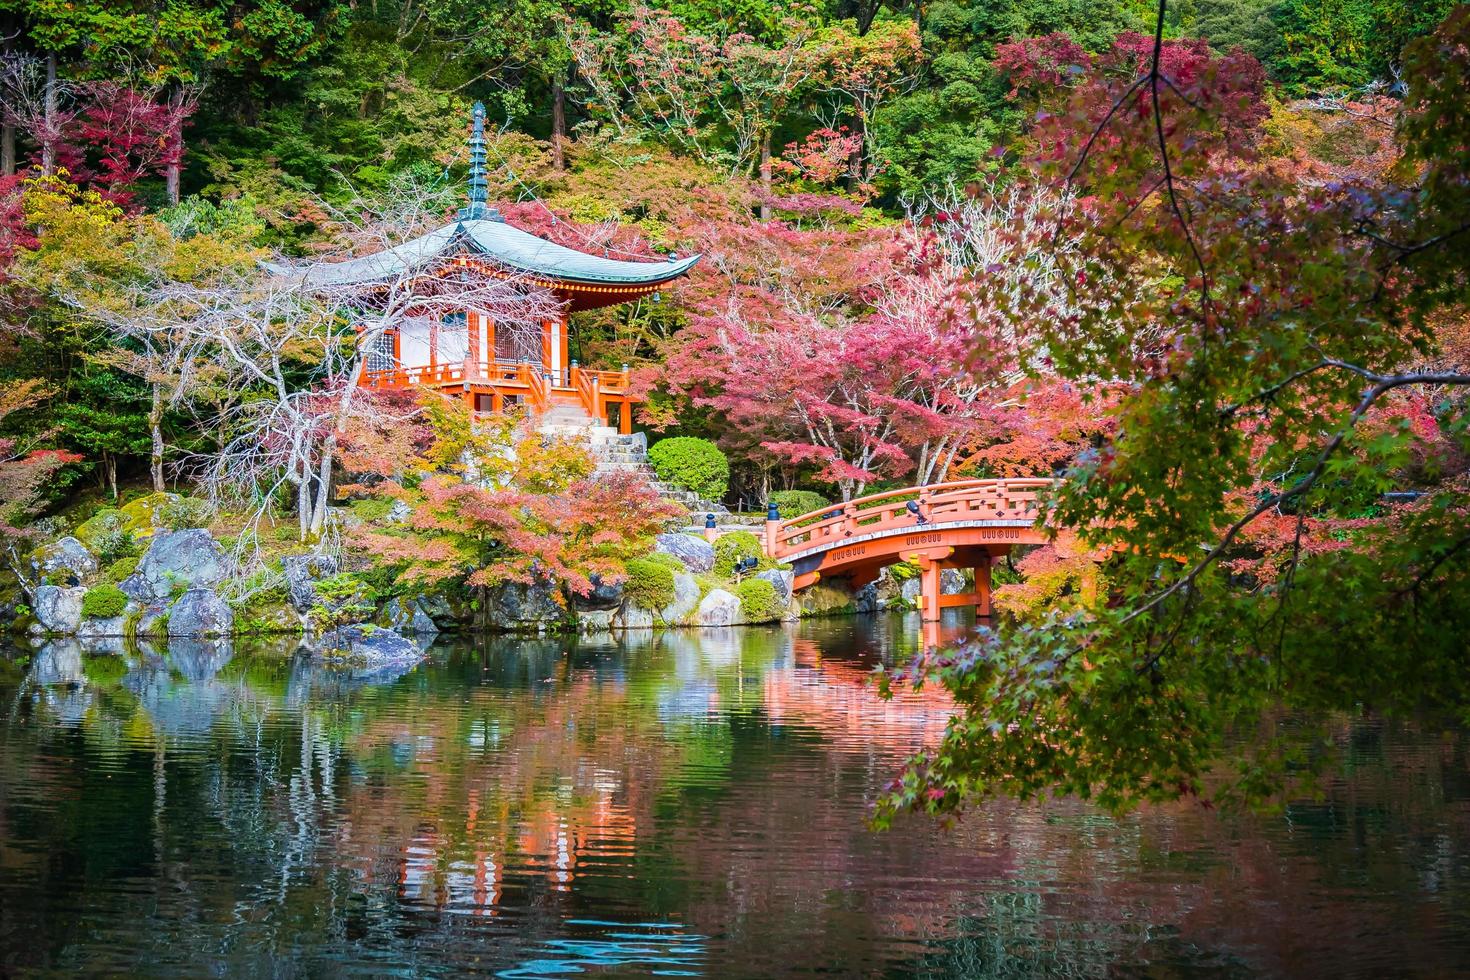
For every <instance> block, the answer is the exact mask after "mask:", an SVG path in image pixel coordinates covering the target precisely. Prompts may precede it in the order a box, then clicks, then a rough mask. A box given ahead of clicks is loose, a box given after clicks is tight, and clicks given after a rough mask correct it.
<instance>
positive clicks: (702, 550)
mask: <svg viewBox="0 0 1470 980" xmlns="http://www.w3.org/2000/svg"><path fill="white" fill-rule="evenodd" d="M655 540H656V544H655V545H654V550H655V551H660V552H663V553H664V554H666V555H673V556H674V557H675V558H677V559H679V560H680V561H681V562H683V563H684V567H685V568H687V569H689V570H690V571H691V572H708V571H710V570H711V569H712V568H714V567H715V546H714V545H712V544H710V543H709V542H708V541H706V540H704V538H696V537H695V536H694V535H692V534H660V535H659V536H658V538H657V539H655Z"/></svg>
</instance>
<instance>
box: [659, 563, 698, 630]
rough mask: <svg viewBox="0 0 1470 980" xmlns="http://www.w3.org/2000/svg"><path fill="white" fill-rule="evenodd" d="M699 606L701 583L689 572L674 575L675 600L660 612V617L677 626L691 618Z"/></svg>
mask: <svg viewBox="0 0 1470 980" xmlns="http://www.w3.org/2000/svg"><path fill="white" fill-rule="evenodd" d="M698 607H699V583H698V582H696V581H694V576H693V575H690V574H689V573H688V572H677V573H675V575H674V601H673V602H671V603H669V604H668V605H667V606H664V608H663V609H662V610H661V611H660V612H659V617H660V618H661V619H663V621H664V622H665V623H667V624H668V625H670V626H677V625H679V624H680V623H683V622H684V621H685V620H686V619H688V618H689V615H690V614H691V613H693V612H694V610H695V609H697V608H698Z"/></svg>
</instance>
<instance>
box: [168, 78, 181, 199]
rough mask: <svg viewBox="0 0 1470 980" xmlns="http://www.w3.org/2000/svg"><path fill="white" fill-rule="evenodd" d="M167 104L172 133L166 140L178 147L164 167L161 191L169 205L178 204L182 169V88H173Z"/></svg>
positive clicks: (179, 86)
mask: <svg viewBox="0 0 1470 980" xmlns="http://www.w3.org/2000/svg"><path fill="white" fill-rule="evenodd" d="M168 104H169V106H170V107H171V108H172V109H173V113H172V116H171V122H170V125H171V126H172V127H173V132H171V133H169V134H168V138H169V139H170V140H172V141H173V143H174V145H175V146H176V147H178V152H177V153H176V154H174V155H173V156H172V157H171V158H170V159H169V162H168V166H166V167H164V170H163V190H164V194H165V195H166V196H167V197H168V203H169V204H178V203H179V178H180V176H181V174H182V173H183V169H184V117H183V114H182V113H181V112H179V109H180V108H181V107H182V106H183V104H184V86H182V85H176V86H174V90H173V91H172V92H170V93H169V96H168Z"/></svg>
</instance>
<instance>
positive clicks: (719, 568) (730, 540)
mask: <svg viewBox="0 0 1470 980" xmlns="http://www.w3.org/2000/svg"><path fill="white" fill-rule="evenodd" d="M764 557H765V549H763V548H762V547H761V539H760V538H758V537H756V536H755V535H754V534H752V533H751V532H749V531H731V532H730V533H729V534H722V535H720V536H719V537H718V538H716V539H715V569H714V571H715V574H716V575H719V576H721V577H723V578H729V577H730V576H731V575H734V574H735V563H736V562H738V561H739V560H740V559H742V558H755V559H758V560H759V559H763V558H764Z"/></svg>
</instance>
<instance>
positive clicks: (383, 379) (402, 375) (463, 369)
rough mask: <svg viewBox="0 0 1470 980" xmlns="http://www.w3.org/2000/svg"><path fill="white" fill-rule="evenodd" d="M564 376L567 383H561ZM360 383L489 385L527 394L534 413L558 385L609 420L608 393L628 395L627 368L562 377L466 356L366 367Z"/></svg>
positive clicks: (575, 371) (576, 371)
mask: <svg viewBox="0 0 1470 980" xmlns="http://www.w3.org/2000/svg"><path fill="white" fill-rule="evenodd" d="M563 380H564V381H565V382H566V384H565V385H563V384H561V381H563ZM360 383H361V385H362V387H364V388H374V389H381V390H393V389H404V388H417V387H427V388H445V387H458V386H461V385H463V386H465V388H466V390H470V389H472V388H474V387H475V386H484V387H486V388H490V389H493V390H494V391H496V392H498V393H499V394H501V395H506V396H511V397H520V398H523V399H524V400H525V403H526V406H527V408H529V409H530V410H532V411H534V412H543V411H545V410H546V408H547V407H548V406H549V405H550V404H551V402H552V398H553V390H554V389H556V390H561V391H563V392H564V391H566V389H567V388H568V387H570V388H571V389H573V390H574V391H575V392H576V395H577V399H578V400H579V401H580V402H581V403H582V406H583V408H585V409H586V410H587V414H588V415H591V416H592V417H593V418H595V419H605V418H606V417H607V400H608V397H609V396H612V397H614V398H621V397H623V396H626V395H627V393H628V372H627V371H593V370H589V369H587V368H581V367H573V368H570V369H569V370H567V371H566V372H565V373H564V375H563V377H562V378H551V377H547V375H546V368H545V367H543V366H542V365H540V364H534V363H531V362H529V361H518V362H515V363H507V362H505V361H488V362H487V361H475V360H468V359H467V360H464V361H455V362H453V363H447V364H431V365H424V366H422V367H411V368H394V369H391V370H387V371H364V372H363V373H362V379H361V382H360Z"/></svg>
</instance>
